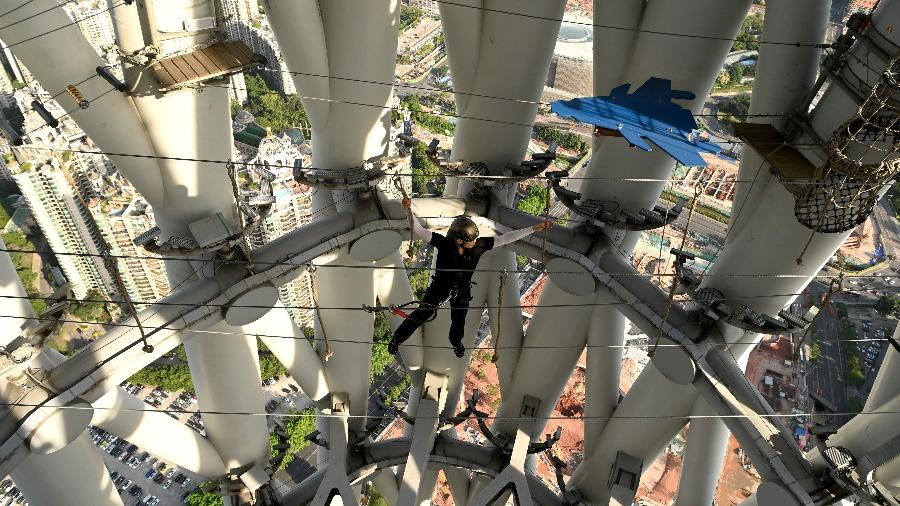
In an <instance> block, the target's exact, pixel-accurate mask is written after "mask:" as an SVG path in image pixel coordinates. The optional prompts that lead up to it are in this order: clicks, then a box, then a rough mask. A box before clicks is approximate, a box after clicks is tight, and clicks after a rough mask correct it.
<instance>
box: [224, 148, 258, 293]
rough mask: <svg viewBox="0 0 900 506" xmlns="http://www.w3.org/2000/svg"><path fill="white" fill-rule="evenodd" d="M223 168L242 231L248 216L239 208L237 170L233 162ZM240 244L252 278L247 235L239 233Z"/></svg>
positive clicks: (252, 272) (239, 196)
mask: <svg viewBox="0 0 900 506" xmlns="http://www.w3.org/2000/svg"><path fill="white" fill-rule="evenodd" d="M225 168H226V170H227V171H228V179H230V180H231V192H232V193H233V194H234V205H235V207H237V213H238V220H240V225H241V228H242V229H243V227H244V218H249V216H244V210H243V209H242V208H241V195H240V190H239V188H238V182H237V168H236V167H235V165H234V163H233V162H228V163H227V164H225ZM249 221H253V220H249ZM241 242H242V243H243V245H244V254H245V255H247V270H248V271H250V275H251V276H252V275H254V274H256V273H255V272H254V271H253V258H252V257H251V256H250V243H249V242H247V234H246V233H244V232H243V231H242V232H241Z"/></svg>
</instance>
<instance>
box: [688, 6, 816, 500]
mask: <svg viewBox="0 0 900 506" xmlns="http://www.w3.org/2000/svg"><path fill="white" fill-rule="evenodd" d="M829 6H830V1H829V0H803V1H794V0H774V1H771V0H770V2H768V3H767V5H766V18H765V26H764V28H763V36H762V41H763V44H761V45H760V56H759V67H758V70H757V75H756V80H755V82H754V88H753V99H752V103H751V113H766V114H768V113H771V112H772V111H785V112H787V111H791V110H794V109H796V108H797V107H798V104H799V103H800V101H802V100H803V98H804V96H805V95H806V93H807V92H808V90H809V89H810V88H811V86H812V84H813V81H814V80H815V76H816V67H817V65H818V63H819V55H820V53H821V50H819V49H817V48H815V47H807V45H809V44H818V43H820V42H821V41H822V40H823V39H824V36H825V26H826V21H827V19H828V15H829ZM783 40H798V41H800V42H801V43H802V44H803V46H801V47H796V46H786V45H780V44H765V43H764V42H765V41H783ZM750 120H751V121H754V118H750ZM761 121H764V122H772V123H773V124H775V125H776V128H781V127H782V126H783V125H784V123H785V119H784V118H779V117H776V118H772V117H765V118H761ZM762 165H763V162H762V158H761V157H760V156H759V155H758V154H757V153H756V152H754V151H753V150H752V149H745V150H744V153H743V160H742V162H741V174H742V175H743V176H742V177H740V179H742V180H750V179H754V178H757V177H758V176H759V175H762V177H761V181H760V182H759V183H758V184H755V185H750V184H741V185H738V191H739V193H740V195H739V196H741V197H742V200H741V202H740V203H739V202H738V199H737V198H736V199H735V203H734V206H733V210H732V225H731V228H730V229H729V232H728V237H729V249H728V250H727V252H731V253H734V254H735V255H737V257H735V258H734V260H733V261H729V258H730V257H729V256H727V255H722V256H721V257H720V258H719V259H717V262H716V266H715V267H714V268H713V270H712V275H711V276H710V277H709V278H708V280H709V284H710V285H711V286H715V287H716V288H719V289H720V290H722V291H723V293H725V294H728V295H735V296H738V294H741V295H744V294H746V295H756V294H763V293H773V294H782V293H799V291H800V290H802V287H803V286H805V284H806V282H807V279H806V278H793V279H790V280H787V279H784V278H780V279H775V280H773V279H766V280H765V281H766V283H759V284H757V286H748V285H747V283H746V281H747V279H746V278H743V277H741V278H734V277H732V278H728V277H725V275H727V274H744V273H747V272H748V270H747V269H748V265H747V264H746V263H745V262H744V260H746V259H747V256H748V255H747V253H748V251H753V254H752V255H749V256H754V257H759V256H761V255H762V256H764V254H763V252H762V251H761V250H767V251H772V252H773V254H774V255H776V256H778V257H779V258H783V259H786V260H791V259H793V258H796V254H792V252H791V251H790V250H785V249H782V245H784V244H785V242H783V241H780V240H775V239H773V240H769V239H766V238H763V237H761V236H760V235H756V234H754V235H751V236H750V237H751V240H752V241H753V242H754V244H756V246H755V248H753V249H751V250H747V249H742V248H741V247H738V246H737V245H736V244H734V242H735V241H736V240H737V239H735V238H736V237H738V236H740V235H741V228H742V227H743V225H745V224H746V223H747V222H748V221H749V220H750V217H751V216H753V212H754V211H756V210H757V209H758V210H759V211H760V212H763V213H769V212H771V209H769V208H768V207H766V206H761V205H759V200H758V199H760V198H761V197H762V196H763V195H764V194H765V193H764V192H765V190H766V189H767V188H768V185H767V184H765V183H766V182H768V181H769V179H770V172H769V170H768V169H767V168H765V167H762ZM760 169H761V170H760ZM757 172H758V174H757ZM751 186H754V188H755V189H754V190H753V191H752V192H750V191H749V189H750V187H751ZM748 196H749V197H748ZM743 199H746V200H743ZM744 202H746V203H747V204H748V205H747V208H746V209H743V207H744ZM788 203H790V204H791V205H792V204H793V199H792V198H790V196H788ZM784 212H785V210H783V209H782V213H784ZM770 216H772V218H773V219H776V220H779V221H781V222H793V223H794V224H795V225H796V220H795V219H794V217H793V214H792V213H789V214H786V215H785V214H775V213H772V214H770ZM797 228H800V227H799V225H798V226H797ZM759 232H760V233H765V229H759ZM791 233H792V234H797V235H798V236H800V237H802V238H803V239H804V240H805V239H806V238H808V234H809V232H808V231H798V230H796V228H795V229H792V232H791ZM745 237H746V236H745ZM746 247H747V248H752V246H750V245H749V244H747V245H746ZM757 250H760V251H757ZM797 251H798V252H799V250H797ZM830 254H831V253H830V252H828V253H827V255H830ZM820 255H821V254H819V255H817V257H818V258H821V256H820ZM738 257H739V258H740V260H739V259H738ZM825 259H827V257H825ZM771 261H773V259H771V258H765V259H764V261H762V262H760V263H758V264H757V265H758V268H759V269H767V270H766V271H765V272H776V273H782V272H786V271H783V270H779V268H776V267H773V265H774V264H772V263H770V262H771ZM790 264H793V266H792V265H790ZM779 266H783V267H784V268H785V269H792V268H794V269H796V267H797V266H796V263H795V262H792V261H790V262H789V265H784V262H781V263H780V264H779ZM800 271H802V272H803V273H804V274H806V275H812V274H814V273H815V272H816V271H813V270H811V269H809V268H806V269H800ZM716 274H723V276H722V277H718V278H717V277H715V275H716ZM727 279H731V280H733V281H738V279H739V280H740V281H741V282H739V283H735V284H734V286H729V287H727V288H725V285H724V283H723V281H725V280H727ZM780 281H790V282H789V283H787V284H788V285H790V286H780V285H779V284H778V282H780ZM787 300H788V298H787V297H779V298H773V299H769V301H770V302H771V304H769V305H767V307H765V308H763V307H761V306H758V305H757V304H760V303H763V302H765V301H760V300H754V299H748V300H747V301H746V302H748V303H750V305H751V306H752V307H754V308H755V309H757V310H758V311H764V312H767V313H768V314H775V313H777V312H778V310H779V309H781V307H782V306H783V305H784V304H785V303H786V302H787ZM729 333H731V332H729ZM735 335H740V332H738V333H735ZM759 337H760V336H758V335H743V336H741V337H739V338H738V339H739V340H740V341H742V342H752V343H756V342H758V340H759ZM751 349H752V346H740V347H738V348H737V350H736V351H737V352H738V353H739V354H740V356H741V358H742V359H743V360H742V363H741V364H740V365H741V367H742V369H743V367H744V366H745V364H746V359H747V357H748V356H749V351H750V350H751ZM693 414H714V413H713V412H712V410H711V409H710V408H709V406H708V405H707V404H706V402H705V401H704V400H703V399H699V398H698V399H697V400H696V401H695V403H694V409H693ZM690 427H691V428H690V431H689V433H688V441H687V450H686V452H685V458H684V465H683V466H682V474H681V477H680V481H679V486H678V497H677V500H676V504H678V505H685V506H687V505H691V504H709V503H710V502H711V501H712V499H713V497H714V495H715V490H716V484H717V482H718V478H719V475H720V473H721V469H722V464H723V458H724V452H725V449H726V447H727V444H728V434H729V432H728V429H727V428H726V427H725V424H724V423H723V422H722V421H721V420H718V419H715V418H702V419H693V420H692V421H691V424H690ZM696 434H700V435H701V437H700V438H697V437H696V436H694V437H692V435H696Z"/></svg>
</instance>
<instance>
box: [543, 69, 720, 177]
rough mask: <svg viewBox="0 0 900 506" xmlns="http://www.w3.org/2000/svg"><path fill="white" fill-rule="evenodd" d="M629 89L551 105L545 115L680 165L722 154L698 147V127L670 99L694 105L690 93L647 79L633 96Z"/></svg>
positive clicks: (705, 145)
mask: <svg viewBox="0 0 900 506" xmlns="http://www.w3.org/2000/svg"><path fill="white" fill-rule="evenodd" d="M629 88H631V84H629V83H626V84H623V85H621V86H617V87H616V88H613V90H612V92H610V94H609V96H608V97H587V98H576V99H573V100H565V101H563V100H558V101H556V102H553V103H552V104H551V106H550V110H551V111H552V112H554V113H556V114H557V115H559V116H562V117H567V118H573V119H575V120H577V121H580V122H582V123H588V124H591V125H594V126H596V127H597V129H598V131H599V132H600V133H601V135H617V136H618V135H621V136H622V137H625V139H626V140H627V141H628V142H629V143H630V144H631V145H632V146H634V147H637V148H640V149H643V150H645V151H652V150H653V148H652V147H650V145H649V144H647V143H646V142H644V139H647V140H648V141H650V142H652V143H653V144H656V145H657V146H659V148H660V149H662V150H663V151H665V152H666V153H668V154H669V155H671V156H672V158H674V159H676V160H678V161H679V162H681V163H682V164H683V165H686V166H695V165H700V166H704V165H706V162H705V161H704V160H703V158H702V157H701V156H700V152H701V151H705V152H708V153H719V152H720V151H721V150H722V148H720V147H719V146H717V145H716V144H713V143H710V142H703V141H701V140H700V139H699V138H698V135H697V133H696V130H697V122H696V121H694V116H693V115H692V114H691V112H690V111H689V110H687V109H685V108H684V107H681V106H680V105H678V104H674V103H672V100H673V99H678V100H693V99H694V98H695V95H694V94H693V93H691V92H689V91H679V90H673V89H672V81H670V80H668V79H660V78H658V77H651V78H650V79H648V80H647V82H645V83H644V84H643V85H642V86H641V87H640V88H638V90H637V91H635V92H634V93H632V94H630V95H629V94H628V90H629Z"/></svg>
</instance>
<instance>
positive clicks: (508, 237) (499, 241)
mask: <svg viewBox="0 0 900 506" xmlns="http://www.w3.org/2000/svg"><path fill="white" fill-rule="evenodd" d="M551 226H552V224H551V223H550V221H549V220H547V221H543V222H541V223H538V224H537V225H534V226H533V227H528V228H523V229H520V230H513V231H512V232H507V233H505V234H503V235H499V236H497V237H495V238H494V247H495V248H497V247H500V246H506V245H507V244H511V243H514V242H516V241H518V240H519V239H524V238H526V237H528V236H529V235H531V234H533V233H534V232H540V231H541V230H546V229H548V228H550V227H551Z"/></svg>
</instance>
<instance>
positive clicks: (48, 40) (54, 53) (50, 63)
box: [0, 0, 165, 206]
mask: <svg viewBox="0 0 900 506" xmlns="http://www.w3.org/2000/svg"><path fill="white" fill-rule="evenodd" d="M54 7H55V8H54ZM135 8H136V6H134V5H132V6H130V7H129V6H126V5H124V2H118V3H117V6H116V7H115V9H113V10H112V11H111V15H112V16H113V18H116V17H118V16H120V15H123V16H124V15H126V11H127V10H130V9H135ZM45 11H46V12H45ZM60 27H63V28H60ZM49 28H53V29H54V30H52V31H48V30H49ZM57 28H59V29H57ZM0 38H2V39H3V41H4V42H5V43H6V44H7V45H14V46H13V48H12V49H13V50H14V51H15V56H16V57H17V58H19V59H20V60H22V62H23V63H24V64H25V65H26V66H27V67H28V70H29V71H30V72H31V73H32V74H33V75H34V77H35V78H37V80H38V81H39V82H40V83H41V86H43V87H44V89H45V90H47V91H48V92H49V93H50V95H52V96H57V95H59V102H60V104H62V106H63V108H64V109H65V110H66V111H69V116H71V118H72V119H74V120H75V122H76V123H78V126H80V127H81V128H82V130H84V131H85V133H87V134H88V136H90V138H91V140H93V141H94V142H95V143H97V145H98V146H100V148H101V149H102V150H103V151H106V152H111V153H134V154H139V155H150V156H152V155H154V154H156V153H155V152H154V150H153V147H152V146H151V144H150V139H149V138H148V137H147V133H146V131H145V127H144V124H143V123H142V122H141V118H140V117H139V116H138V114H137V112H136V111H135V109H134V106H133V105H132V104H131V101H130V100H129V99H128V97H126V96H125V95H124V94H122V93H119V92H118V91H115V90H114V89H112V87H111V85H110V84H109V83H107V82H106V81H104V80H103V79H102V78H100V77H99V76H97V75H96V72H95V69H96V67H98V66H105V65H106V62H104V61H103V60H102V59H100V57H99V56H97V53H96V52H95V51H94V49H93V48H92V47H91V46H90V44H88V42H87V41H86V40H85V38H84V36H83V35H82V34H81V30H80V29H79V28H78V25H77V24H75V23H73V22H72V20H71V19H70V18H69V16H68V15H67V14H66V13H65V11H64V10H63V8H62V6H61V5H60V4H59V3H58V2H57V1H56V0H35V1H34V2H29V3H27V4H23V5H22V7H21V8H19V9H17V10H16V11H15V12H13V13H10V14H9V15H8V16H5V17H4V20H3V26H2V28H0ZM83 79H87V80H86V81H84V82H82V83H80V84H77V87H78V90H79V91H80V92H81V94H82V95H84V97H85V98H86V99H88V100H89V101H90V102H91V105H90V107H89V108H88V109H79V108H78V107H76V106H75V104H74V103H73V102H72V101H71V99H69V97H68V93H67V92H66V86H68V85H70V84H76V83H79V82H80V81H82V80H83ZM109 158H110V159H111V160H112V161H113V162H114V163H115V164H116V166H117V167H119V169H120V170H122V172H123V173H124V174H125V175H126V176H127V177H128V180H129V181H131V183H132V184H134V185H135V186H136V187H138V188H140V190H141V194H142V195H143V196H144V198H146V199H147V201H148V202H150V203H151V204H154V206H155V205H157V204H160V203H161V199H162V197H163V193H164V191H165V190H164V187H163V185H164V183H163V180H162V178H161V177H160V173H159V166H158V165H157V163H156V160H154V159H152V158H131V157H120V156H115V155H111V156H110V157H109Z"/></svg>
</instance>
